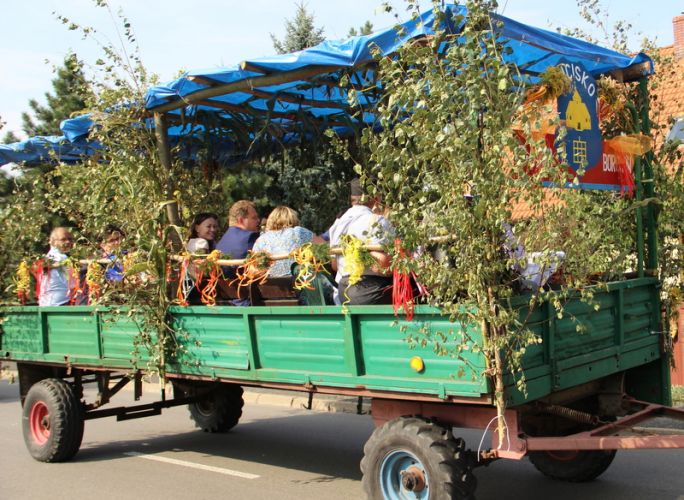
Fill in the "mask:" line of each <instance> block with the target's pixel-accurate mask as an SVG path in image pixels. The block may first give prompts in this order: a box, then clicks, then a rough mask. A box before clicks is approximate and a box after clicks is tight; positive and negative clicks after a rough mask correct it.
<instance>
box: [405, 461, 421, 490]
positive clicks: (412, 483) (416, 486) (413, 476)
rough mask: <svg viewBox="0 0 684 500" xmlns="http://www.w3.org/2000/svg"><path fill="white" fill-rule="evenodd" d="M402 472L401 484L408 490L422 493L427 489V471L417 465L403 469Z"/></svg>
mask: <svg viewBox="0 0 684 500" xmlns="http://www.w3.org/2000/svg"><path fill="white" fill-rule="evenodd" d="M400 474H401V484H402V486H403V487H404V488H406V489H407V490H408V491H412V492H414V493H420V492H421V491H423V490H424V489H425V473H424V472H423V471H422V470H421V469H419V468H418V467H416V466H415V465H412V466H411V467H409V468H408V469H406V470H403V471H401V472H400Z"/></svg>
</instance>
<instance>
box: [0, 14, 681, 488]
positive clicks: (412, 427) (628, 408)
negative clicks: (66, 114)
mask: <svg viewBox="0 0 684 500" xmlns="http://www.w3.org/2000/svg"><path fill="white" fill-rule="evenodd" d="M446 8H447V9H448V10H449V12H451V16H446V17H445V18H444V20H443V21H444V22H448V23H452V21H454V20H458V19H461V18H462V17H463V15H465V11H463V7H459V6H447V7H446ZM430 15H431V14H428V13H426V15H425V16H424V17H423V18H422V21H420V20H412V21H410V22H407V23H405V24H404V25H403V30H402V37H397V36H396V35H397V33H395V32H393V31H392V32H390V31H386V32H381V33H380V34H378V35H374V36H372V37H360V38H358V39H352V40H349V41H347V42H341V43H337V42H326V46H328V45H329V46H330V47H333V48H334V49H335V50H331V52H330V53H325V54H322V53H321V51H322V50H323V48H321V47H318V48H315V49H313V50H312V51H302V52H301V53H297V54H291V55H286V56H283V57H282V59H279V58H277V57H276V58H271V59H268V60H255V61H245V62H243V63H242V64H241V66H240V68H239V69H235V68H224V69H217V70H215V71H211V72H210V73H206V74H202V73H192V74H190V73H188V74H186V75H183V76H182V77H181V78H179V79H178V80H176V81H174V82H171V83H169V84H168V86H160V87H155V88H153V89H151V90H150V92H149V93H148V95H147V98H146V103H145V105H146V109H147V111H148V112H149V114H150V115H152V116H153V117H154V125H155V132H156V134H157V138H158V143H159V155H160V161H161V164H162V165H163V166H164V167H167V168H169V170H170V169H171V150H170V147H169V144H170V143H171V142H172V141H171V140H172V139H173V138H174V137H173V136H172V135H171V131H169V129H168V126H167V124H169V123H179V122H180V123H184V122H182V121H181V120H185V119H186V118H188V117H190V118H189V119H191V118H192V117H193V116H194V113H195V112H196V111H198V110H200V111H202V112H203V113H214V114H215V115H216V116H217V117H218V118H219V121H224V120H228V122H230V120H229V118H230V113H234V114H235V115H237V116H238V117H239V120H238V122H239V124H241V125H240V127H243V126H244V124H247V125H249V127H251V128H250V130H262V128H263V122H264V120H279V123H280V125H282V126H283V128H284V130H289V129H288V128H287V127H288V126H292V127H293V128H292V130H298V129H295V128H294V125H296V124H297V121H298V120H300V121H305V122H307V123H312V124H315V125H317V126H320V129H325V128H329V127H337V128H338V129H339V128H340V127H341V128H343V129H345V130H347V131H348V132H350V131H351V127H352V125H354V126H358V127H361V126H372V125H373V114H372V111H373V106H375V105H376V104H377V103H378V102H379V101H378V96H377V95H376V94H377V93H378V92H376V91H377V90H378V89H379V87H378V86H376V82H374V81H372V80H368V79H367V78H369V75H370V76H372V75H373V74H374V71H375V68H376V66H375V65H376V61H375V60H374V59H373V56H372V53H373V52H374V51H375V50H376V48H380V49H382V53H383V54H385V55H392V54H396V52H397V50H398V49H399V47H400V46H401V44H403V43H406V42H407V41H410V42H412V41H414V40H418V41H420V40H422V39H424V37H425V36H426V34H427V35H430V33H431V32H430V28H429V27H430V26H432V23H433V21H434V18H432V17H430ZM496 17H497V20H498V21H499V22H501V23H502V24H501V27H500V28H501V30H502V31H501V33H500V35H501V39H502V43H505V44H506V45H507V46H508V47H509V48H510V53H511V54H513V56H515V57H514V60H513V61H512V63H514V64H516V66H517V67H518V68H519V69H520V71H521V75H523V76H525V78H532V79H534V78H537V77H538V76H539V74H541V73H542V72H543V71H544V70H545V69H547V68H548V67H551V66H554V65H556V64H566V65H567V61H570V62H581V63H583V64H584V65H585V66H586V67H587V68H588V70H589V71H590V72H591V74H592V75H593V76H595V77H598V76H600V75H610V76H612V77H613V78H614V79H616V80H617V81H621V82H636V81H638V82H639V89H640V90H641V98H642V101H643V103H644V104H643V105H642V106H641V107H640V109H639V111H638V112H637V110H636V108H633V109H632V111H633V115H634V116H633V118H634V120H633V121H634V123H635V127H636V130H635V131H634V132H635V133H641V132H643V133H646V134H647V133H648V131H649V129H650V126H649V123H648V109H647V105H646V104H645V103H646V102H647V95H646V78H647V76H648V75H649V74H651V73H652V70H653V65H652V61H651V60H650V59H649V58H648V57H647V56H645V55H644V54H638V55H636V56H634V57H631V56H629V57H628V56H624V55H622V54H617V53H614V52H612V51H609V50H606V49H603V48H600V47H596V46H593V45H591V44H588V43H586V42H581V41H578V40H573V39H570V38H568V37H563V36H561V35H558V34H555V33H550V32H546V31H544V30H538V29H535V28H532V29H528V27H526V26H524V25H521V24H520V23H515V22H511V21H510V20H508V19H506V18H504V17H503V16H496ZM419 21H420V22H419ZM459 22H460V21H459ZM450 29H453V30H454V33H458V25H457V23H456V24H454V25H453V26H451V25H450ZM454 41H455V43H458V41H457V37H456V38H454ZM563 61H566V62H565V63H564V62H563ZM344 79H349V80H350V81H352V82H353V84H354V85H355V87H354V88H355V89H357V92H362V91H363V92H365V93H364V96H363V97H364V99H360V100H359V102H366V104H367V107H368V109H364V110H363V111H364V113H356V112H355V109H350V108H349V102H348V100H347V97H348V95H347V94H346V91H344V90H343V89H342V87H340V86H339V83H340V82H341V81H342V80H344ZM366 91H367V92H366ZM274 110H280V111H274ZM87 126H90V125H89V124H88V125H87ZM249 127H248V128H249ZM86 131H87V127H86ZM304 135H305V134H304ZM301 138H302V137H297V136H296V134H295V139H293V141H294V142H296V141H297V140H300V139H301ZM281 139H282V140H284V139H283V138H281V137H280V136H278V142H279V143H280V141H281ZM646 159H647V160H648V157H647V158H646ZM597 168H598V167H597ZM634 181H635V198H636V201H638V202H639V203H638V204H637V205H636V206H635V208H634V212H635V218H636V238H635V239H636V248H635V251H634V253H635V257H636V259H635V260H636V272H635V273H634V276H629V277H625V278H624V279H621V280H619V281H615V282H611V283H608V284H607V285H606V286H605V287H600V288H599V287H597V288H596V290H594V291H593V299H592V303H591V304H590V303H587V302H585V301H582V300H581V299H580V297H579V294H578V296H577V297H574V298H573V297H570V298H568V299H567V302H566V303H565V304H564V307H563V311H564V315H563V316H562V317H558V316H557V310H556V308H555V307H554V306H553V305H552V304H550V303H542V304H537V305H536V307H534V308H532V309H530V305H529V304H530V300H529V297H525V296H520V297H516V298H514V300H513V307H514V308H516V309H517V310H518V311H519V314H520V316H521V318H525V320H524V321H525V324H526V326H528V327H529V328H530V329H531V330H532V331H533V332H534V333H535V334H536V335H537V336H538V337H539V338H540V339H541V342H540V343H537V344H533V345H530V346H528V347H527V349H526V352H525V354H524V357H523V360H522V373H524V375H525V384H524V388H525V390H524V392H521V390H520V389H519V387H518V385H517V384H516V377H517V376H519V374H508V375H507V376H506V377H505V381H506V386H505V398H506V405H507V406H506V408H507V409H506V410H505V413H504V417H505V423H506V428H507V431H508V432H507V435H506V436H505V439H504V442H503V443H500V442H499V439H498V437H497V438H493V439H492V443H491V444H490V445H488V446H485V449H478V450H477V451H471V450H468V449H467V448H466V444H465V442H464V440H463V439H461V438H459V437H458V431H454V429H457V428H468V427H469V428H477V429H484V430H486V429H488V428H489V427H490V426H491V424H492V422H494V420H495V419H496V417H497V408H496V405H495V403H494V387H493V382H492V378H491V372H490V371H489V370H488V369H487V368H488V367H487V363H486V359H485V356H484V355H483V354H482V352H480V351H479V350H478V349H476V348H472V349H468V348H467V347H468V346H469V345H470V346H474V345H475V344H478V345H482V340H483V339H482V332H481V330H480V326H479V325H478V324H459V323H456V322H452V321H450V318H449V317H447V316H445V315H443V314H442V312H441V311H440V310H438V309H435V308H431V307H428V306H425V305H420V306H417V307H416V310H415V316H414V318H413V319H412V321H407V320H405V319H404V318H403V317H402V316H401V315H400V316H395V313H394V310H393V309H392V308H391V307H388V306H350V307H347V308H341V307H338V306H327V305H319V306H314V305H310V306H294V305H288V306H285V305H278V306H265V305H264V306H256V305H255V306H249V307H230V306H215V307H203V306H202V307H200V306H191V307H172V308H170V309H169V311H168V318H167V320H168V324H170V325H172V332H171V335H170V336H171V337H172V338H173V339H175V342H177V345H176V348H174V349H171V350H168V351H164V354H163V356H161V358H160V357H159V351H158V350H155V349H148V346H151V345H154V344H155V339H154V338H142V336H141V333H140V332H141V328H140V326H139V324H138V321H140V317H139V316H138V315H137V314H136V312H135V310H134V309H127V308H126V307H101V306H94V307H81V306H75V307H54V308H49V307H42V308H41V307H34V306H24V307H4V308H2V309H1V310H0V315H1V316H2V323H1V328H2V330H1V331H0V359H2V360H7V361H14V362H16V363H17V367H18V379H19V388H20V394H21V402H22V406H23V418H22V423H23V433H24V438H25V441H26V445H27V447H28V449H29V452H30V453H31V455H32V456H33V457H34V458H36V459H37V460H40V461H45V462H56V461H66V460H69V459H71V458H72V457H74V456H75V455H76V453H77V452H78V449H79V447H80V444H81V440H82V437H83V428H84V422H85V421H86V420H90V419H95V418H103V417H116V418H117V419H118V420H125V419H132V418H139V417H147V416H152V415H158V414H160V413H161V412H162V410H163V409H164V408H168V407H172V406H178V405H188V406H189V409H190V413H191V416H192V418H193V419H194V420H195V422H196V423H197V425H198V426H199V427H200V428H202V429H203V430H206V431H210V432H225V431H228V430H230V429H231V428H232V427H234V426H235V425H237V424H238V422H239V419H240V416H241V413H242V406H243V399H242V388H243V387H245V386H252V387H263V388H273V389H289V390H297V391H302V392H305V393H309V394H310V395H315V394H338V395H347V396H357V397H364V398H369V399H370V402H371V413H372V418H373V420H374V421H375V423H376V430H375V431H374V432H373V434H372V436H371V437H370V439H369V440H368V442H367V443H366V445H365V447H364V458H363V460H362V461H361V469H362V471H363V486H364V490H365V492H366V493H367V495H368V496H369V498H373V499H380V498H391V499H394V498H420V499H427V498H430V499H433V500H434V499H445V498H457V499H471V498H474V491H475V486H476V480H475V476H474V474H473V470H474V469H475V468H476V467H478V466H480V465H484V464H488V463H490V462H491V461H494V460H497V459H513V460H520V459H522V458H524V457H529V459H530V460H531V462H532V463H533V464H534V466H535V467H536V468H537V469H539V470H540V471H541V472H542V473H544V474H546V475H547V476H550V477H553V478H556V479H561V480H568V481H588V480H591V479H594V478H595V477H597V476H599V475H600V474H601V473H602V472H604V471H605V470H606V469H607V468H608V467H609V466H610V464H611V462H612V460H613V458H614V456H615V453H616V450H618V449H629V448H682V447H684V435H682V434H681V433H674V432H670V431H668V430H667V429H663V428H662V427H663V426H662V424H660V425H659V428H654V427H652V426H651V427H648V421H649V420H650V419H652V418H656V417H658V418H662V417H670V418H673V419H678V420H683V419H684V411H682V410H677V409H673V408H670V407H669V406H668V405H670V404H671V401H670V399H671V398H670V381H669V364H670V360H669V356H668V354H667V353H668V345H667V341H668V339H669V336H668V334H667V333H666V332H665V331H664V329H663V327H662V324H663V321H662V311H661V306H660V298H659V293H660V291H661V290H660V282H659V280H658V279H656V278H655V277H653V276H654V275H655V270H656V269H657V257H656V256H657V244H656V213H655V208H654V205H655V204H654V203H651V202H647V201H646V200H653V198H654V193H655V191H654V190H655V188H654V183H653V182H652V181H653V172H652V171H651V168H650V163H649V161H645V162H642V161H641V160H639V159H637V160H636V162H635V164H634ZM166 208H167V215H168V219H169V222H170V223H171V224H174V225H179V224H180V221H179V217H178V207H177V205H175V204H174V203H172V202H170V203H167V204H166ZM595 306H598V307H595ZM580 332H583V333H580ZM440 338H443V339H444V342H445V343H446V344H445V345H442V346H441V347H444V349H435V343H434V340H435V339H440ZM422 340H425V342H424V343H423V342H422ZM450 347H454V348H455V347H458V349H450ZM462 347H465V348H464V349H462ZM456 351H458V352H459V355H457V356H456V355H454V356H451V355H450V354H449V353H453V352H456ZM444 353H446V354H447V355H440V354H444ZM160 365H162V366H163V371H164V374H165V377H166V378H167V379H168V380H170V381H171V383H172V385H173V394H169V395H167V394H166V392H165V391H164V390H162V391H161V393H160V398H159V400H158V401H155V402H153V403H146V404H133V405H131V406H123V407H110V406H108V403H109V402H110V400H111V398H112V396H113V395H114V394H116V393H117V392H119V391H120V390H121V389H122V388H123V387H124V386H126V385H127V384H132V385H133V386H134V390H133V396H134V399H135V400H136V401H137V400H138V399H139V398H140V396H141V393H142V379H143V377H144V376H145V375H146V374H149V370H148V368H147V367H148V366H149V367H153V368H154V367H159V366H160ZM90 385H92V386H96V387H97V391H96V396H95V398H94V399H88V398H87V394H91V392H88V391H84V388H85V387H88V386H90ZM264 446H268V444H267V443H264Z"/></svg>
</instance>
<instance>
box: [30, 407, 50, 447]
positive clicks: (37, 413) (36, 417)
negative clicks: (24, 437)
mask: <svg viewBox="0 0 684 500" xmlns="http://www.w3.org/2000/svg"><path fill="white" fill-rule="evenodd" d="M29 426H30V429H31V437H32V438H33V440H34V441H35V442H36V443H38V444H41V445H42V444H44V443H46V442H47V440H48V439H49V438H50V412H49V410H48V407H47V405H45V403H43V402H42V401H36V402H35V403H34V405H33V406H32V407H31V412H30V413H29Z"/></svg>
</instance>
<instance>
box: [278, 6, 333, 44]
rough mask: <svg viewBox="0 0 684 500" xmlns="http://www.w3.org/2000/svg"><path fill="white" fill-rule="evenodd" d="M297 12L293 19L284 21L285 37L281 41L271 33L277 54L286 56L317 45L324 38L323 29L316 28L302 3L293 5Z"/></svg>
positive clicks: (311, 16)
mask: <svg viewBox="0 0 684 500" xmlns="http://www.w3.org/2000/svg"><path fill="white" fill-rule="evenodd" d="M295 7H296V8H297V11H296V12H295V16H294V18H293V19H286V20H285V36H284V37H283V39H282V40H279V39H278V38H276V36H275V35H273V34H272V33H271V41H272V42H273V48H274V49H275V50H276V52H277V53H278V54H288V53H290V52H297V51H299V50H304V49H308V48H309V47H313V46H314V45H318V44H319V43H321V42H322V41H323V40H325V36H324V35H323V33H324V29H323V28H316V25H315V23H314V15H313V14H310V13H309V11H308V10H307V8H306V4H305V3H304V1H301V2H299V3H297V4H295Z"/></svg>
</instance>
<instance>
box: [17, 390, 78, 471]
mask: <svg viewBox="0 0 684 500" xmlns="http://www.w3.org/2000/svg"><path fill="white" fill-rule="evenodd" d="M34 407H35V408H37V409H38V408H44V409H46V411H47V416H46V417H45V426H44V427H45V428H47V429H48V430H49V435H48V436H47V438H46V439H45V440H44V442H40V441H38V440H37V438H36V435H34V431H32V428H31V420H30V419H31V412H32V410H33V409H34ZM83 416H84V412H83V405H82V403H81V402H80V401H79V399H78V397H77V396H76V393H75V391H74V389H73V387H72V386H71V385H70V384H68V383H67V382H65V381H63V380H61V379H56V378H48V379H44V380H41V381H40V382H36V383H35V384H33V385H32V386H31V388H30V389H29V391H28V393H27V394H26V399H25V400H24V407H23V410H22V430H23V434H24V442H25V443H26V448H27V449H28V451H29V453H30V454H31V456H32V457H33V458H35V459H36V460H38V461H40V462H65V461H67V460H69V459H71V458H73V456H74V455H76V453H78V450H79V448H80V447H81V441H82V440H83V423H84V418H83Z"/></svg>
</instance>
